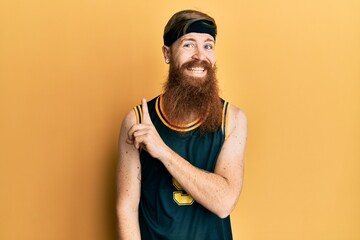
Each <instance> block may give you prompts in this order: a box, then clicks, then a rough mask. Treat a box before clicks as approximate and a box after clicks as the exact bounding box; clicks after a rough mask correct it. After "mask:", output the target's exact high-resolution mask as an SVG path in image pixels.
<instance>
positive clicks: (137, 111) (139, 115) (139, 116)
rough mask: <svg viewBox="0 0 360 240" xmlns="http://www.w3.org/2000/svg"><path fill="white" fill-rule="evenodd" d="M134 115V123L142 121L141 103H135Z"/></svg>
mask: <svg viewBox="0 0 360 240" xmlns="http://www.w3.org/2000/svg"><path fill="white" fill-rule="evenodd" d="M133 109H134V112H135V116H136V124H140V123H141V122H142V109H141V105H137V106H135V107H134V108H133Z"/></svg>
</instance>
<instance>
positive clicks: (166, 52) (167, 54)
mask: <svg viewBox="0 0 360 240" xmlns="http://www.w3.org/2000/svg"><path fill="white" fill-rule="evenodd" d="M162 52H163V55H164V59H165V62H166V63H167V64H169V63H170V47H168V46H165V45H164V46H163V47H162Z"/></svg>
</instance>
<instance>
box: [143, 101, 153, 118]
mask: <svg viewBox="0 0 360 240" xmlns="http://www.w3.org/2000/svg"><path fill="white" fill-rule="evenodd" d="M141 107H142V117H143V123H145V124H149V123H152V121H151V118H150V115H149V110H148V106H147V102H146V99H145V98H143V99H142V100H141Z"/></svg>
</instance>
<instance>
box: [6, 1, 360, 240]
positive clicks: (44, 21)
mask: <svg viewBox="0 0 360 240" xmlns="http://www.w3.org/2000/svg"><path fill="white" fill-rule="evenodd" d="M186 8H194V9H198V10H202V11H204V12H207V13H209V14H210V15H212V16H213V17H214V18H215V19H216V20H217V23H218V26H219V35H218V38H217V40H218V41H217V46H216V51H217V63H218V77H219V80H220V86H221V89H222V94H221V95H222V96H223V97H224V98H226V99H227V100H229V101H230V102H232V103H233V104H235V105H237V106H239V107H241V108H243V109H244V110H245V112H246V113H247V117H248V121H249V136H248V145H247V152H246V167H245V182H244V188H243V192H242V195H241V197H240V200H239V203H238V205H237V208H236V209H235V211H234V213H233V214H232V219H233V232H234V238H235V239H240V240H272V239H273V240H281V239H284V240H289V239H290V240H300V239H306V240H307V239H314V240H317V239H326V240H331V239H334V240H335V239H336V240H343V239H345V240H358V239H360V230H359V229H360V228H359V226H360V174H359V172H360V124H359V123H360V1H358V0H342V1H340V0H336V1H335V0H304V1H288V0H273V1H266V0H252V1H226V0H224V1H210V0H206V1H205V0H189V1H188V0H186V1H181V0H162V1H160V0H154V1H146V0H139V1H130V0H128V1H114V0H107V1H99V0H88V1H80V0H75V1H74V0H54V1H45V0H31V1H27V0H7V1H6V0H1V1H0V239H4V240H13V239H16V240H18V239H19V240H20V239H27V240H49V239H51V240H57V239H61V240H69V239H76V240H78V239H80V240H92V239H98V240H103V239H115V238H116V217H115V208H114V205H115V174H116V171H115V167H116V156H117V136H118V133H119V127H120V124H121V121H122V118H123V117H124V115H125V114H126V113H127V112H128V111H129V110H130V109H131V108H132V107H133V106H134V105H136V104H138V103H139V102H140V99H141V98H142V97H146V98H147V99H150V98H152V97H154V96H156V95H157V94H158V93H159V92H160V91H161V88H162V83H163V82H164V80H165V78H166V75H167V65H165V64H164V61H163V58H162V54H161V46H162V30H163V27H164V25H165V23H166V22H167V20H168V19H169V18H170V16H171V15H172V14H173V13H174V12H176V11H178V10H182V9H186Z"/></svg>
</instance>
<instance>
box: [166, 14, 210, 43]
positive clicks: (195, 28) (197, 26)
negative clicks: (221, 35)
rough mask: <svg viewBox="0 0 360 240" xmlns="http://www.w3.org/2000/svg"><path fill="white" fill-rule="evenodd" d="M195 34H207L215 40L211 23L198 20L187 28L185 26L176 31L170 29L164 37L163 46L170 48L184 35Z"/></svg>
mask: <svg viewBox="0 0 360 240" xmlns="http://www.w3.org/2000/svg"><path fill="white" fill-rule="evenodd" d="M191 32H195V33H207V34H210V35H211V36H212V37H213V38H214V40H215V39H216V29H215V26H214V25H213V23H212V22H210V21H205V20H199V21H195V22H193V23H191V24H190V25H189V26H188V27H187V28H186V24H185V25H184V26H183V27H181V28H180V29H179V30H178V31H176V30H174V29H172V30H170V31H169V32H168V33H166V34H165V35H164V45H165V46H168V47H170V46H171V45H172V44H173V43H174V42H175V41H176V40H178V39H179V38H181V37H182V36H184V35H185V34H188V33H191Z"/></svg>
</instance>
